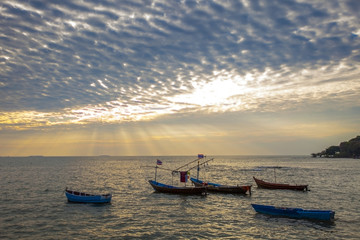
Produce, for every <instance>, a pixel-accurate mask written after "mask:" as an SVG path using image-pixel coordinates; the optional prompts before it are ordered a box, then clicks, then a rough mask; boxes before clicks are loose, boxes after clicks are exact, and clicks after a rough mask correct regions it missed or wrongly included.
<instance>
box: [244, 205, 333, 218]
mask: <svg viewBox="0 0 360 240" xmlns="http://www.w3.org/2000/svg"><path fill="white" fill-rule="evenodd" d="M251 205H252V207H253V208H254V209H255V211H256V212H258V213H262V214H267V215H272V216H279V217H289V218H301V219H312V220H321V221H333V220H334V217H335V212H334V211H331V210H305V209H302V208H284V207H274V206H268V205H260V204H251Z"/></svg>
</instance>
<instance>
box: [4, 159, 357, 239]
mask: <svg viewBox="0 0 360 240" xmlns="http://www.w3.org/2000/svg"><path fill="white" fill-rule="evenodd" d="M157 158H159V159H161V160H162V161H163V165H162V167H163V168H168V169H174V168H177V167H179V166H181V165H183V164H184V163H186V162H190V161H191V160H194V159H195V157H191V156H190V157H184V156H182V157H107V156H102V157H1V158H0V179H1V181H0V193H1V194H0V196H1V201H0V239H359V238H360V230H359V226H360V201H359V200H360V184H359V183H360V160H358V159H321V158H310V157H299V156H280V157H279V156H215V159H214V161H212V162H210V163H209V165H208V166H206V168H203V169H202V171H201V172H200V176H201V177H202V178H203V179H206V180H208V181H212V182H219V183H223V184H240V185H247V184H251V185H253V189H252V195H251V196H242V195H240V196H239V195H232V194H230V195H224V194H209V195H207V196H179V195H168V194H161V193H155V192H154V191H153V189H152V188H151V186H150V185H149V183H148V182H147V181H148V180H149V179H153V178H154V167H155V163H156V159H157ZM208 158H209V157H208ZM272 166H277V167H281V168H278V169H276V172H275V174H276V175H275V174H274V170H273V169H271V168H267V167H272ZM191 175H192V176H195V175H196V170H193V171H191ZM252 176H257V177H259V178H263V179H266V180H270V181H273V180H274V177H275V176H276V180H277V182H287V183H298V184H300V183H306V184H309V188H310V190H311V191H309V192H294V191H287V190H285V191H281V190H266V189H258V188H257V187H256V184H255V182H254V181H253V179H252ZM157 180H158V181H161V182H163V183H168V184H171V183H173V184H174V185H175V184H178V178H177V177H172V175H171V173H170V171H166V170H160V169H159V170H158V174H157ZM188 185H189V184H188ZM65 187H69V188H72V189H75V190H81V191H89V192H100V193H102V192H112V193H113V199H112V203H111V204H108V205H94V204H73V203H68V202H67V200H66V197H65V195H64V189H65ZM251 203H259V204H269V205H276V206H284V207H302V208H311V209H325V210H328V209H331V210H334V211H335V212H336V214H335V218H336V220H335V222H334V223H323V222H316V221H308V220H296V219H288V218H276V217H269V216H266V215H262V214H257V213H255V211H254V210H253V209H252V207H251V205H250V204H251Z"/></svg>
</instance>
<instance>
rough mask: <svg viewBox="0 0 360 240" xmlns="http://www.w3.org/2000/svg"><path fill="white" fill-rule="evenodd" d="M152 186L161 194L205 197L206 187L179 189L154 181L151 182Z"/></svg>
mask: <svg viewBox="0 0 360 240" xmlns="http://www.w3.org/2000/svg"><path fill="white" fill-rule="evenodd" d="M149 183H150V185H151V186H152V187H153V188H154V190H155V191H157V192H161V193H172V194H182V195H205V194H206V188H205V187H177V186H171V185H166V184H163V183H159V182H156V181H153V180H149Z"/></svg>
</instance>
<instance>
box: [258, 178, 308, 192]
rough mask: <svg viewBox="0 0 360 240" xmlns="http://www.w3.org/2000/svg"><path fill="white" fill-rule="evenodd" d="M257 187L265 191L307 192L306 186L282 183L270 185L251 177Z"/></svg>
mask: <svg viewBox="0 0 360 240" xmlns="http://www.w3.org/2000/svg"><path fill="white" fill-rule="evenodd" d="M253 178H254V180H255V182H256V184H257V186H258V187H259V188H267V189H287V190H297V191H307V190H308V185H290V184H283V183H270V182H265V181H263V180H260V179H257V178H255V177H253Z"/></svg>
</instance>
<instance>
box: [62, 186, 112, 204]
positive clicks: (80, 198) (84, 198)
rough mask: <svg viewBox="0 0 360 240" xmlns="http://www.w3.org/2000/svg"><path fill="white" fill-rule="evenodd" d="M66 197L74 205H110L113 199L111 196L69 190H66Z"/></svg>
mask: <svg viewBox="0 0 360 240" xmlns="http://www.w3.org/2000/svg"><path fill="white" fill-rule="evenodd" d="M65 195H66V197H67V199H68V201H69V202H74V203H110V201H111V198H112V195H111V194H102V195H95V194H89V193H84V192H77V191H72V190H67V189H66V190H65Z"/></svg>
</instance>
